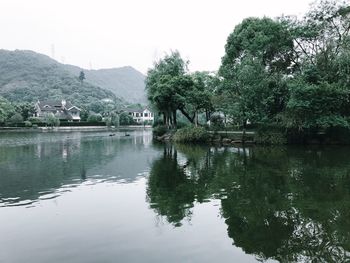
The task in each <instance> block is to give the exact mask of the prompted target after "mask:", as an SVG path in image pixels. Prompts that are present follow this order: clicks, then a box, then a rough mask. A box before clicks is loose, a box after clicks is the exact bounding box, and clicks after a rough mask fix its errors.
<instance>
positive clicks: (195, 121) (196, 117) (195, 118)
mask: <svg viewBox="0 0 350 263" xmlns="http://www.w3.org/2000/svg"><path fill="white" fill-rule="evenodd" d="M194 126H196V127H198V113H197V111H195V112H194Z"/></svg>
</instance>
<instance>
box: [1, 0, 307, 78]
mask: <svg viewBox="0 0 350 263" xmlns="http://www.w3.org/2000/svg"><path fill="white" fill-rule="evenodd" d="M311 2H313V1H312V0H293V1H291V0H264V1H262V0H241V1H234V0H211V1H209V0H176V1H175V0H174V1H170V0H30V1H29V0H1V1H0V35H1V41H0V48H1V49H9V50H14V49H30V50H34V51H36V52H40V53H43V54H46V55H49V56H51V57H52V55H54V58H55V59H56V60H58V61H60V62H64V63H67V64H73V65H77V66H80V67H83V68H90V67H92V68H93V69H99V68H111V67H121V66H126V65H130V66H133V67H135V68H136V69H138V70H140V71H141V72H143V73H146V71H147V68H149V67H151V66H152V63H153V61H154V59H155V58H159V57H161V56H163V55H164V52H169V51H170V50H175V49H177V50H179V51H180V53H181V55H182V56H183V57H184V58H186V59H189V60H190V62H191V63H190V70H191V71H194V70H217V69H218V67H219V65H220V61H221V57H222V56H223V54H224V45H225V43H226V39H227V37H228V35H229V34H230V33H231V32H232V31H233V29H234V26H235V25H237V24H238V23H239V22H240V21H242V19H244V18H246V17H250V16H258V17H262V16H264V15H266V16H270V17H277V16H280V15H281V14H285V15H302V14H303V13H305V12H306V11H307V10H308V8H309V5H310V3H311Z"/></svg>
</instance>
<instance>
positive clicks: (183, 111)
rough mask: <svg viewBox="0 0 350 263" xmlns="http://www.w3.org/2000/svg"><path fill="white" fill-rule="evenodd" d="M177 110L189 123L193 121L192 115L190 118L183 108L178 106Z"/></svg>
mask: <svg viewBox="0 0 350 263" xmlns="http://www.w3.org/2000/svg"><path fill="white" fill-rule="evenodd" d="M179 110H180V111H181V113H182V114H183V115H184V116H185V117H186V118H187V119H188V120H189V121H190V122H191V123H194V116H193V117H192V118H191V117H190V115H189V114H188V113H187V112H186V111H185V110H184V109H183V108H180V109H179Z"/></svg>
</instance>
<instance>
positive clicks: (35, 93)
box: [0, 50, 118, 105]
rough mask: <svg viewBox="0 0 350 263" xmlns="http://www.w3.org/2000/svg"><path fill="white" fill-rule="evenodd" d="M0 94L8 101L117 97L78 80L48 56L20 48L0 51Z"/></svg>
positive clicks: (81, 101)
mask: <svg viewBox="0 0 350 263" xmlns="http://www.w3.org/2000/svg"><path fill="white" fill-rule="evenodd" d="M0 96H3V97H5V98H6V99H8V100H9V101H12V102H24V101H25V102H34V101H37V100H44V99H62V98H65V99H67V100H70V101H72V102H73V103H76V104H78V105H88V104H90V103H94V102H96V101H99V100H102V99H111V100H113V101H117V100H118V99H117V97H116V96H115V95H114V94H113V93H112V92H110V91H108V90H104V89H102V88H99V87H97V86H95V85H92V84H90V83H88V82H87V81H80V80H79V78H78V75H74V74H72V73H70V72H69V71H68V70H66V69H65V67H64V66H63V65H62V64H60V63H58V62H56V61H55V60H53V59H51V58H49V57H48V56H45V55H41V54H37V53H35V52H32V51H20V50H16V51H6V50H0Z"/></svg>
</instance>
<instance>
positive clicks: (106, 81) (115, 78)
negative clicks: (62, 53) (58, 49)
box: [66, 65, 147, 103]
mask: <svg viewBox="0 0 350 263" xmlns="http://www.w3.org/2000/svg"><path fill="white" fill-rule="evenodd" d="M66 68H67V70H69V71H70V72H71V73H73V74H74V75H78V74H79V73H80V71H81V70H83V71H84V73H85V77H86V81H88V82H90V83H91V84H94V85H96V86H99V87H101V88H103V89H106V90H110V91H112V92H113V93H114V94H115V95H116V96H117V97H120V98H123V99H124V100H126V101H128V102H132V103H146V102H147V98H146V92H145V76H144V75H143V74H142V73H141V72H139V71H137V70H136V69H134V68H133V67H121V68H111V69H99V70H87V69H82V68H79V67H75V66H71V65H66Z"/></svg>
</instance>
